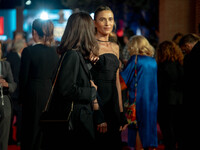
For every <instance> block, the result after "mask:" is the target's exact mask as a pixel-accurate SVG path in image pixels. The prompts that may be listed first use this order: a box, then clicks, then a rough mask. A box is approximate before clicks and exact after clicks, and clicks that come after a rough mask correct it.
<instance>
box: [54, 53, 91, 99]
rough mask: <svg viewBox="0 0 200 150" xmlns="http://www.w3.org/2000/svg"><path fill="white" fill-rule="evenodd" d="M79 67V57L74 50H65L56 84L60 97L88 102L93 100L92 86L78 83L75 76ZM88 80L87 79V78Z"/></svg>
mask: <svg viewBox="0 0 200 150" xmlns="http://www.w3.org/2000/svg"><path fill="white" fill-rule="evenodd" d="M79 69H80V58H79V56H78V54H77V53H76V52H73V51H69V52H67V54H66V56H65V58H64V60H63V63H62V67H61V69H60V72H59V76H58V80H57V82H58V83H57V84H58V89H59V92H60V94H61V95H62V97H64V98H66V99H71V100H77V101H82V102H83V103H89V102H91V101H92V100H93V98H94V96H93V93H94V87H91V86H90V84H88V86H84V87H81V86H80V85H78V82H77V78H78V74H79ZM87 80H88V82H90V81H89V79H87Z"/></svg>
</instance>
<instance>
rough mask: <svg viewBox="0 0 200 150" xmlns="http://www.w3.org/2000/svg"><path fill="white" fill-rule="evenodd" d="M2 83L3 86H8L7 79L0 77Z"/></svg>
mask: <svg viewBox="0 0 200 150" xmlns="http://www.w3.org/2000/svg"><path fill="white" fill-rule="evenodd" d="M0 85H1V86H3V87H8V82H6V80H5V79H2V78H1V79H0Z"/></svg>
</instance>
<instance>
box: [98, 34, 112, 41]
mask: <svg viewBox="0 0 200 150" xmlns="http://www.w3.org/2000/svg"><path fill="white" fill-rule="evenodd" d="M96 39H97V41H99V42H109V35H105V36H103V35H98V34H97V35H96Z"/></svg>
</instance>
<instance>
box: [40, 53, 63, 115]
mask: <svg viewBox="0 0 200 150" xmlns="http://www.w3.org/2000/svg"><path fill="white" fill-rule="evenodd" d="M66 53H67V52H65V53H64V54H63V56H62V59H61V61H60V64H59V66H58V69H57V72H56V76H55V79H54V82H53V85H52V87H51V92H50V94H49V98H48V100H47V103H46V105H45V108H44V110H43V111H47V108H48V106H49V102H50V100H51V96H52V94H53V90H54V87H55V84H56V81H57V78H58V74H59V72H60V68H61V65H62V62H63V60H64V57H65V55H66Z"/></svg>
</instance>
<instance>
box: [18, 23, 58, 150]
mask: <svg viewBox="0 0 200 150" xmlns="http://www.w3.org/2000/svg"><path fill="white" fill-rule="evenodd" d="M53 30H54V25H53V23H52V22H51V21H50V20H46V21H43V20H41V19H35V20H34V21H33V24H32V36H33V39H34V42H35V44H34V45H33V46H28V47H26V48H24V50H23V52H22V56H21V66H20V73H19V100H20V102H21V104H22V135H21V136H22V139H21V150H39V147H40V142H41V138H40V137H41V132H40V126H39V118H40V115H41V113H42V111H43V109H44V107H45V104H46V101H47V99H48V95H49V92H50V90H51V85H52V74H53V72H54V71H55V69H56V66H57V63H58V59H59V57H58V54H57V53H56V50H55V48H52V47H51V43H52V42H53Z"/></svg>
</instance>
